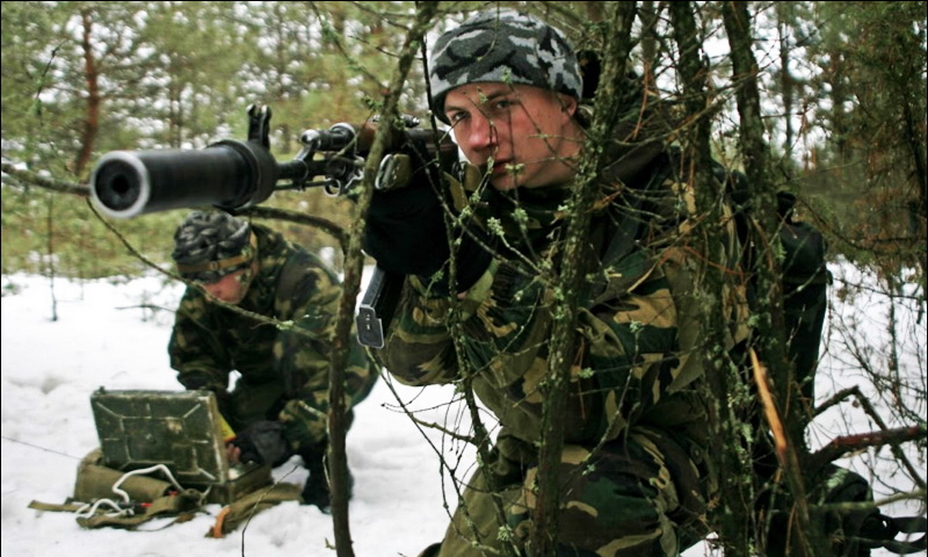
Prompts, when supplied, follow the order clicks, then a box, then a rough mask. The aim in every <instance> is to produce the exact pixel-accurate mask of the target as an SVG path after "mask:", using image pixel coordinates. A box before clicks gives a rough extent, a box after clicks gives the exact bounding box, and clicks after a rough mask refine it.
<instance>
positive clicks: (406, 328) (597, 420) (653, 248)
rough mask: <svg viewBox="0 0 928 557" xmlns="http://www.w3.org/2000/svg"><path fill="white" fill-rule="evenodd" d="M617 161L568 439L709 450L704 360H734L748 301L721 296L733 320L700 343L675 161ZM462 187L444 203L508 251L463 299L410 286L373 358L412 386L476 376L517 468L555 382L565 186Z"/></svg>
mask: <svg viewBox="0 0 928 557" xmlns="http://www.w3.org/2000/svg"><path fill="white" fill-rule="evenodd" d="M614 160H616V163H615V164H613V165H611V166H610V167H609V169H608V170H607V171H606V172H604V173H603V177H602V178H601V179H600V181H599V184H598V185H599V188H600V193H601V195H599V197H598V200H597V202H596V204H595V207H594V210H595V214H593V215H592V223H591V228H590V242H589V244H588V246H587V247H588V249H589V253H588V254H587V257H585V258H584V260H585V261H588V262H590V264H589V266H588V268H585V269H583V272H584V276H586V277H588V278H589V290H588V291H587V292H585V293H584V294H583V296H584V300H585V303H583V304H582V307H581V308H580V310H579V315H578V323H577V336H576V338H575V347H576V350H577V352H576V354H574V355H573V356H572V361H573V362H575V364H574V365H573V367H572V370H571V383H570V385H569V392H570V396H569V402H568V404H569V406H568V409H567V412H566V413H565V416H566V422H565V435H566V437H565V440H566V442H568V443H576V444H587V445H591V444H595V443H597V442H599V441H600V440H603V439H605V440H609V439H614V438H616V437H617V436H619V435H621V434H622V433H623V432H626V431H627V430H628V428H629V427H631V426H635V425H646V426H652V427H662V428H664V429H665V430H667V431H671V432H672V434H673V435H676V434H679V435H681V436H686V437H687V438H688V439H689V440H691V441H695V442H704V441H705V439H706V436H707V434H708V431H707V430H708V428H707V418H706V410H707V408H706V400H705V393H704V391H703V389H702V387H703V370H702V366H701V356H702V354H704V351H702V349H703V348H708V347H714V346H715V345H716V344H721V345H722V348H723V349H728V348H730V347H731V346H733V345H734V344H735V343H736V342H738V341H739V340H741V339H743V338H744V336H745V334H746V328H745V325H746V321H745V319H746V313H745V312H746V305H745V303H744V298H743V294H744V293H743V289H741V288H740V287H737V286H732V287H730V288H729V287H726V288H724V292H720V293H719V294H720V296H721V299H722V301H723V303H724V305H725V308H726V309H725V311H726V312H727V315H726V318H727V319H728V320H729V321H730V327H729V331H728V332H727V333H726V335H725V337H726V338H713V339H706V338H704V335H701V334H700V327H701V325H700V322H701V319H700V316H699V311H700V309H699V304H698V301H697V299H696V291H695V288H694V285H695V281H696V280H697V277H699V276H701V274H702V273H703V271H704V266H705V263H704V260H705V258H703V257H699V256H697V257H694V256H693V254H694V253H703V252H705V246H703V245H701V244H700V241H701V238H702V236H701V235H697V234H693V233H692V227H691V225H690V221H689V220H688V217H689V215H690V214H691V213H692V211H694V210H695V206H694V203H693V197H692V191H691V186H690V184H688V183H687V181H686V180H682V179H679V177H678V173H679V172H680V171H681V166H680V164H679V161H676V162H675V159H674V157H671V156H670V155H669V154H668V152H666V151H664V150H663V148H642V149H640V150H638V151H637V152H636V153H635V154H634V156H626V157H623V158H621V160H620V159H614ZM470 182H472V180H468V179H466V178H465V179H462V180H461V183H463V184H464V187H463V190H464V191H463V193H464V194H465V195H463V196H461V195H458V196H455V195H452V197H453V198H455V199H462V198H463V199H469V200H471V201H470V202H469V205H470V207H469V208H470V210H471V211H473V213H474V214H475V215H476V217H477V219H478V221H479V222H481V223H482V224H483V225H484V226H486V224H487V223H491V224H492V226H488V227H487V229H489V230H491V231H493V230H497V231H499V230H501V231H502V234H503V236H502V241H499V242H497V245H499V246H502V247H499V248H497V249H496V253H495V255H494V259H493V261H492V263H491V264H490V267H489V269H488V270H487V271H486V272H485V273H484V275H483V276H482V278H481V279H480V280H479V281H478V282H477V283H476V285H474V286H473V287H472V288H471V289H470V290H469V291H468V292H467V293H466V296H465V297H464V298H463V299H462V298H461V297H458V298H449V297H442V296H437V295H433V293H432V291H431V290H430V289H429V288H428V285H427V284H426V281H425V280H423V278H422V277H407V278H406V283H405V285H404V287H403V292H402V294H401V298H400V301H399V305H398V307H397V309H396V313H395V314H394V319H393V321H392V322H391V325H390V328H389V329H388V331H387V335H388V336H387V340H386V344H385V347H384V348H383V349H382V350H380V351H378V353H377V354H376V356H377V357H378V359H380V360H381V363H382V364H383V365H384V366H385V367H386V368H387V370H388V371H389V372H390V373H391V374H393V375H394V376H395V377H396V378H397V379H398V380H400V381H401V382H403V383H406V384H410V385H427V384H435V383H448V382H453V381H456V380H459V379H461V378H462V377H465V376H467V377H472V378H473V388H474V391H475V393H476V394H477V395H478V397H479V398H480V399H481V401H482V402H483V403H484V404H485V405H486V406H487V407H488V408H489V409H490V410H491V411H493V412H494V413H495V415H496V416H497V418H498V419H499V421H500V424H501V425H502V426H503V428H504V430H503V431H504V432H505V433H506V438H507V439H510V438H511V437H515V438H517V439H519V440H521V441H523V443H516V445H517V446H515V447H513V446H512V444H511V443H508V442H507V443H506V445H507V447H509V449H507V447H499V448H500V449H501V450H502V451H504V452H506V451H507V450H508V451H510V452H512V453H515V454H509V455H507V457H508V458H511V459H513V460H522V461H525V460H526V459H532V458H533V452H534V450H535V449H534V448H533V446H536V445H535V443H537V442H538V441H539V440H540V431H541V414H542V404H543V402H544V398H543V394H542V390H541V389H539V385H540V383H541V381H543V380H544V379H545V377H546V375H547V374H548V372H549V366H548V358H549V346H548V343H549V340H550V339H549V336H550V334H551V328H552V322H553V316H552V314H551V308H552V307H553V306H554V304H555V301H556V300H557V297H558V296H557V292H556V289H555V288H553V287H552V282H551V280H550V277H551V276H552V272H553V271H556V270H557V266H558V265H559V264H560V263H559V262H558V261H559V257H558V255H559V254H558V252H559V251H560V250H562V246H563V242H564V238H563V234H564V232H565V228H566V227H564V226H563V223H564V218H563V217H564V216H565V215H564V212H563V211H564V209H563V207H564V202H565V201H566V200H567V198H568V196H569V194H570V185H569V184H568V185H564V186H563V187H554V188H543V189H542V188H539V189H536V190H528V191H526V190H524V189H521V188H520V189H517V190H515V191H513V192H499V191H496V190H495V189H493V188H485V189H484V191H482V192H480V193H478V194H476V195H475V194H474V192H473V191H472V190H473V189H474V188H473V186H468V184H469V183H470ZM452 187H454V183H452ZM474 199H478V201H476V202H473V201H472V200H474ZM726 230H727V232H728V234H727V235H726V238H727V240H726V244H727V245H726V246H724V252H725V253H729V254H737V253H739V250H738V246H737V239H736V238H737V237H736V235H735V231H734V228H733V227H732V226H728V227H726ZM496 233H497V234H499V232H496ZM696 236H698V237H696ZM732 257H734V255H733V256H732ZM579 263H580V262H576V263H574V262H572V263H571V264H579ZM458 264H461V265H466V262H464V261H460V262H458ZM453 323H454V324H456V325H455V328H454V329H452V324H453ZM703 343H705V344H703ZM502 435H503V433H502V432H501V433H500V436H501V437H502ZM519 445H520V446H519Z"/></svg>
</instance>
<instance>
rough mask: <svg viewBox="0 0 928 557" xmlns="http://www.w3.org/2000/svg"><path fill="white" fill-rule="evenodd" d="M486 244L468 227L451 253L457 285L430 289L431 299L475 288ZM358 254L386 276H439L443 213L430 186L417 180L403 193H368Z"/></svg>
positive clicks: (444, 249)
mask: <svg viewBox="0 0 928 557" xmlns="http://www.w3.org/2000/svg"><path fill="white" fill-rule="evenodd" d="M457 232H458V233H460V231H457ZM488 240H489V238H488V236H487V234H486V233H485V232H484V231H483V230H482V229H480V228H479V227H478V226H471V227H469V229H468V231H467V232H465V233H464V235H463V238H462V240H461V243H460V246H459V247H458V249H457V252H456V253H455V269H456V271H457V281H456V283H455V284H454V285H451V284H449V283H448V282H447V280H446V281H444V282H442V283H439V284H435V285H434V287H435V289H436V291H437V293H441V294H449V293H452V292H453V293H457V292H463V291H464V290H467V289H468V288H470V287H471V286H473V284H474V283H475V282H477V279H479V278H480V275H482V274H483V272H484V271H485V270H486V268H487V266H489V264H490V259H491V253H490V252H489V251H487V250H486V249H485V248H484V247H483V245H487V244H488V243H489V242H488ZM481 244H483V245H481ZM364 250H365V251H366V252H367V253H368V255H370V256H371V257H373V258H374V259H376V260H377V263H378V264H379V265H380V267H381V268H383V269H384V270H385V271H387V272H390V273H395V274H400V275H418V276H420V277H423V278H426V279H427V278H428V277H430V276H432V275H433V274H435V273H436V272H437V271H439V270H441V268H442V266H444V265H446V263H447V262H448V259H449V258H450V256H451V252H450V249H449V246H448V233H447V229H446V226H445V217H444V208H443V207H442V204H441V202H440V200H439V198H438V195H437V194H436V192H435V189H434V188H433V186H432V185H431V184H430V183H429V182H428V181H426V180H424V179H423V180H418V181H413V182H412V183H411V184H410V185H408V186H406V187H402V188H397V189H393V190H387V191H376V192H374V195H373V198H372V199H371V205H370V209H369V210H368V214H367V227H366V228H365V230H364ZM446 271H447V269H446ZM446 277H447V273H446ZM426 282H428V281H426Z"/></svg>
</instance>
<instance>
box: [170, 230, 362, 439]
mask: <svg viewBox="0 0 928 557" xmlns="http://www.w3.org/2000/svg"><path fill="white" fill-rule="evenodd" d="M251 229H252V230H253V231H254V234H255V237H256V239H257V257H258V264H259V270H258V272H257V273H256V274H255V276H254V278H253V279H252V282H251V284H250V287H249V289H248V292H247V294H246V295H245V298H244V299H243V300H242V301H241V303H239V304H238V306H237V307H238V308H239V309H242V310H245V311H248V312H252V313H256V314H260V315H262V316H265V317H269V318H273V319H276V320H278V321H281V322H289V321H292V323H293V324H292V326H291V327H288V328H278V327H276V326H275V325H274V324H271V323H260V322H257V321H256V320H255V319H253V318H251V317H248V316H245V315H242V314H240V313H237V312H235V311H234V310H232V309H227V308H225V307H222V306H221V305H219V304H217V303H214V302H210V301H209V300H208V299H207V296H206V295H205V294H204V293H203V292H202V291H201V290H200V289H199V288H192V287H191V288H188V289H187V291H186V292H185V294H184V297H183V299H182V300H181V303H180V306H179V307H178V309H177V314H176V318H175V324H174V330H173V332H172V335H171V339H170V343H169V346H168V352H169V354H170V358H171V367H173V368H174V369H176V370H177V371H178V374H177V378H178V380H179V381H180V383H181V384H182V385H184V386H185V387H186V388H188V389H207V390H211V391H213V392H215V393H217V397H218V398H219V402H220V409H221V411H222V413H223V415H224V416H225V417H226V419H227V420H228V421H229V423H230V425H231V426H232V428H233V429H234V430H236V431H240V430H241V429H243V428H244V427H245V426H246V425H248V424H250V423H253V422H255V421H258V420H278V421H280V422H282V423H283V424H284V430H283V434H284V437H285V438H286V440H287V442H288V443H289V445H290V448H291V449H292V450H293V451H294V452H295V453H297V454H303V453H304V452H306V450H312V449H314V448H318V447H319V444H320V443H324V442H325V440H326V438H327V413H328V408H329V402H328V385H329V353H330V351H331V340H330V339H331V336H332V334H333V332H334V326H335V322H334V321H335V315H336V313H337V311H338V303H339V297H340V295H341V287H340V284H339V281H338V278H337V277H336V276H335V275H334V273H332V271H331V270H329V269H328V268H327V267H326V266H325V265H324V264H323V263H322V261H320V260H319V259H318V258H317V257H316V256H315V255H313V254H311V253H309V252H307V251H306V250H304V249H303V248H301V247H299V246H297V245H295V244H293V243H291V242H288V241H287V240H285V239H284V238H283V236H281V235H280V234H279V233H277V232H274V231H272V230H270V229H269V228H267V227H264V226H260V225H256V224H252V225H251ZM352 338H354V337H352ZM232 371H238V372H239V373H240V374H241V377H239V378H238V381H237V382H236V384H235V387H234V389H233V390H232V392H231V393H228V387H229V379H230V374H231V372H232ZM376 379H377V371H376V369H375V368H374V367H373V365H372V364H371V362H370V360H369V359H368V357H367V355H366V354H365V352H364V351H363V349H362V348H361V346H360V345H358V344H357V343H356V342H355V343H354V344H352V346H351V352H350V356H349V364H348V367H347V369H345V392H346V396H345V403H346V407H347V408H349V409H350V408H351V407H352V406H353V405H355V404H357V403H358V402H361V401H362V400H364V398H365V397H367V395H368V393H369V392H370V390H371V388H372V386H373V384H374V382H375V381H376Z"/></svg>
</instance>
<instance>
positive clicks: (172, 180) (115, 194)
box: [90, 140, 285, 219]
mask: <svg viewBox="0 0 928 557" xmlns="http://www.w3.org/2000/svg"><path fill="white" fill-rule="evenodd" d="M284 177H285V176H281V170H280V167H279V166H278V164H277V162H276V161H275V160H274V157H273V156H272V155H271V153H270V152H269V151H268V150H267V149H266V148H264V147H263V146H262V145H260V144H258V143H255V142H251V141H249V142H242V141H235V140H224V141H220V142H218V143H214V144H213V145H210V146H209V147H206V148H204V149H198V150H185V149H164V150H148V151H112V152H110V153H107V154H106V155H104V156H103V157H102V158H101V159H100V161H99V162H98V163H97V165H96V167H95V168H94V170H93V173H92V174H91V177H90V190H91V197H92V199H93V201H94V202H95V203H96V205H97V206H98V207H99V208H100V209H101V211H102V212H103V213H105V214H106V215H108V216H110V217H114V218H121V219H128V218H132V217H135V216H137V215H141V214H145V213H153V212H158V211H167V210H170V209H180V208H190V207H199V206H205V205H213V206H216V207H220V208H223V209H226V210H233V209H243V208H246V207H251V206H253V205H256V204H258V203H261V202H262V201H264V200H265V199H267V198H268V197H270V195H271V194H272V193H273V191H274V186H275V184H276V183H277V180H278V179H280V178H284Z"/></svg>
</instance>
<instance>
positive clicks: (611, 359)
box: [365, 10, 746, 557]
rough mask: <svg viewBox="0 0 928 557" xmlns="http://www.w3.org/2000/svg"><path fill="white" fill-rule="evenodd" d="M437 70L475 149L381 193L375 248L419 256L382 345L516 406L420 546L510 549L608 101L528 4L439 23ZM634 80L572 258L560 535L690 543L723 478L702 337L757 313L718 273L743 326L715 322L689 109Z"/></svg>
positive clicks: (528, 495)
mask: <svg viewBox="0 0 928 557" xmlns="http://www.w3.org/2000/svg"><path fill="white" fill-rule="evenodd" d="M429 81H430V86H431V99H430V101H431V105H432V109H433V111H434V112H435V114H436V116H437V117H438V118H439V119H441V120H442V121H444V122H445V123H447V124H449V125H450V126H451V130H452V133H453V135H454V138H455V141H456V143H457V144H458V146H459V147H460V149H461V151H462V153H463V154H464V155H465V156H466V158H467V160H468V161H469V163H470V164H469V165H464V169H463V170H462V171H461V172H459V173H452V172H445V173H444V174H443V176H444V180H443V181H442V182H441V183H440V184H433V183H431V182H430V180H429V179H428V176H429V173H425V172H423V173H421V175H413V179H412V182H411V183H410V185H409V186H408V187H406V188H402V189H396V190H391V191H378V192H376V193H375V194H374V198H373V200H372V203H371V208H370V211H369V214H368V226H367V229H366V231H365V249H366V250H367V252H368V253H369V254H370V255H371V256H372V257H373V258H375V259H376V260H377V262H378V264H379V265H380V266H381V267H382V268H383V269H384V270H386V271H388V272H391V273H397V274H402V275H405V279H404V283H403V291H402V294H401V296H400V299H399V303H398V306H397V307H396V310H395V312H394V316H393V319H392V321H391V323H390V325H389V327H388V328H387V330H386V342H385V346H384V347H383V348H382V349H380V350H378V351H377V352H376V354H375V357H376V358H377V359H378V360H379V361H381V363H382V364H383V365H384V366H385V367H386V369H387V370H388V371H389V372H390V373H391V374H393V375H394V376H395V377H396V378H398V379H399V380H400V381H402V382H404V383H406V384H410V385H430V384H439V383H450V382H455V381H458V380H461V379H463V378H467V379H468V380H470V381H471V384H472V386H473V390H474V392H475V393H476V394H477V396H478V397H479V398H480V400H481V401H482V402H483V404H484V405H486V407H487V408H489V409H490V410H491V411H492V412H493V413H494V414H495V415H496V417H497V418H498V420H499V426H500V427H499V430H498V431H497V432H496V439H495V445H494V447H493V450H492V458H491V459H490V461H489V462H482V463H481V465H482V468H484V470H477V471H476V473H475V474H474V476H473V477H472V478H471V479H470V480H469V482H468V483H467V486H466V489H465V491H464V493H463V496H462V499H461V501H460V502H459V506H458V508H457V509H456V512H455V514H454V516H453V518H452V521H451V524H450V525H449V527H448V529H447V532H446V534H445V537H444V539H443V541H442V542H441V543H440V544H435V545H433V546H431V547H430V548H428V549H427V550H426V551H424V552H423V555H429V556H431V555H441V556H447V557H451V556H453V557H461V556H472V555H499V554H501V553H499V551H500V549H501V547H502V546H503V544H507V543H510V544H512V546H514V548H515V550H516V552H517V554H519V555H524V554H526V547H527V545H526V544H527V543H528V538H529V536H528V534H529V532H530V525H531V520H532V514H533V512H534V503H535V488H536V483H535V482H536V479H537V476H538V455H539V442H540V440H541V430H542V408H543V403H544V400H545V399H544V397H545V394H544V390H543V389H541V388H540V386H541V385H542V382H543V381H544V380H545V379H546V377H548V375H549V365H548V360H549V357H550V353H549V340H550V336H551V332H552V326H553V322H554V320H555V318H556V316H555V315H553V314H552V312H551V307H552V305H553V303H554V301H555V300H556V299H557V296H558V293H557V291H556V289H555V287H554V285H553V284H552V282H551V280H550V279H551V277H553V276H556V273H557V271H558V270H559V269H560V268H561V266H562V265H564V264H565V263H564V262H563V261H561V259H560V257H561V254H562V253H563V250H564V246H565V241H566V240H567V238H566V237H565V232H566V230H565V226H564V222H565V218H564V217H565V209H564V207H565V206H566V203H567V202H568V200H569V199H570V197H571V195H572V193H573V189H574V187H575V186H576V184H577V180H576V178H577V161H578V158H579V156H580V154H581V153H582V150H583V149H585V148H586V146H587V143H586V136H587V129H588V125H589V122H590V121H591V120H590V116H591V112H590V111H591V107H590V106H587V105H584V104H583V103H582V102H581V101H583V100H584V99H583V98H582V96H583V83H582V76H581V71H580V67H579V64H578V61H577V56H576V54H575V52H574V50H573V48H572V47H571V45H570V44H569V43H568V42H567V40H566V39H565V37H564V35H563V34H562V32H561V31H559V30H558V29H555V28H554V27H551V26H550V25H548V24H545V23H543V22H541V21H539V20H537V19H535V18H533V17H531V16H529V15H526V14H523V13H518V12H512V11H496V10H494V11H492V12H489V13H487V14H484V15H478V16H476V17H475V18H473V19H471V20H469V21H468V22H466V23H465V24H463V25H462V26H460V27H458V28H456V29H453V30H451V31H449V32H446V33H445V34H444V35H442V36H441V37H440V38H439V39H438V40H437V41H436V43H435V44H434V47H433V49H432V52H431V55H430V65H429ZM627 98H628V99H629V104H628V106H623V107H620V108H621V109H623V110H626V111H627V113H628V114H630V115H631V116H630V119H626V120H624V121H623V122H622V123H621V124H620V125H619V126H618V127H617V128H616V129H615V130H614V138H615V141H614V142H611V143H609V144H607V145H602V146H601V147H602V148H603V149H604V150H605V151H604V152H605V157H606V158H605V161H607V164H606V165H604V167H603V170H602V171H601V172H600V173H599V174H598V179H597V181H596V182H595V186H593V187H596V188H597V191H596V196H597V197H596V199H597V202H596V203H594V205H593V213H592V215H591V223H590V227H589V232H588V234H587V235H586V236H585V238H584V243H585V250H586V254H585V257H584V258H583V259H582V260H581V261H571V262H570V264H571V265H582V267H581V271H582V272H583V273H584V275H583V276H587V277H590V281H589V285H588V291H587V292H584V293H583V296H584V297H583V302H582V304H581V307H580V309H579V313H578V315H577V328H576V338H575V339H574V342H573V346H574V350H575V353H573V354H571V355H569V357H568V360H569V361H572V362H575V365H573V367H572V370H571V376H570V384H569V385H567V390H568V393H569V396H568V402H567V409H566V411H565V412H564V415H563V416H564V420H565V421H564V434H565V445H564V449H563V453H562V459H561V460H562V463H561V468H560V482H561V485H562V490H561V492H560V507H559V509H558V512H559V515H558V531H557V534H556V536H557V537H556V544H557V549H558V555H609V556H628V557H639V556H642V555H648V556H652V557H654V556H659V555H677V554H678V553H679V552H680V551H682V550H683V549H685V548H686V547H687V546H689V545H691V544H693V543H695V542H696V541H697V540H698V539H700V538H701V537H702V536H704V535H705V533H706V532H707V524H706V511H707V504H708V501H709V498H710V496H711V495H712V493H713V490H714V486H715V478H714V476H713V474H712V467H711V466H710V463H709V462H707V460H706V459H705V458H704V451H703V449H704V448H705V447H706V446H707V445H708V434H709V422H708V418H707V415H708V401H707V400H706V397H705V377H704V373H703V370H702V368H701V358H702V355H703V353H704V352H703V348H704V346H702V345H701V344H700V343H707V344H708V345H709V346H717V345H721V349H722V350H725V349H728V348H731V347H733V346H734V345H735V344H736V343H737V342H739V341H740V340H742V339H743V338H744V336H745V333H746V328H745V319H744V318H745V305H744V298H743V291H742V290H741V289H739V288H738V287H737V286H735V285H733V286H732V287H730V288H729V287H726V288H725V289H723V291H720V292H718V295H719V296H720V298H721V299H722V300H723V301H724V303H725V304H726V307H727V311H728V313H727V315H729V316H731V325H730V331H728V333H727V334H726V335H725V338H714V339H705V338H703V337H704V335H701V334H700V319H699V316H698V312H699V311H700V309H699V305H698V300H697V299H696V298H695V284H696V277H698V276H699V274H700V273H701V272H702V271H703V270H704V269H705V267H704V265H705V263H704V259H703V258H701V257H698V256H696V257H694V256H693V255H692V254H693V253H697V252H698V249H699V245H700V244H699V243H698V241H699V240H698V239H697V238H694V237H692V236H694V235H692V234H689V235H688V234H687V232H688V231H689V230H691V228H692V226H691V225H692V223H691V221H689V220H688V218H689V217H691V216H692V211H693V209H694V207H693V205H692V203H691V200H692V197H691V196H692V189H691V183H690V182H689V181H688V180H687V175H686V173H688V171H687V168H688V167H687V164H686V161H685V160H684V159H683V157H682V155H680V154H679V153H678V152H677V151H674V150H671V149H670V148H669V147H668V146H667V145H666V144H665V140H664V138H665V137H668V136H669V134H667V133H666V132H668V131H670V130H671V129H672V122H669V121H667V120H663V119H662V118H661V117H660V112H654V113H651V111H644V112H642V111H641V100H642V99H643V98H644V96H643V94H642V93H641V89H640V86H639V88H638V89H636V90H632V92H631V93H630V94H629V95H627ZM436 185H437V186H438V187H434V186H436ZM436 193H437V195H436ZM446 217H448V220H446ZM727 232H728V233H729V234H731V235H732V236H731V238H732V241H735V240H734V230H732V229H730V228H729V229H727ZM732 245H733V246H734V245H735V244H732ZM452 249H453V253H452ZM736 252H737V250H736V249H735V250H732V253H736ZM487 471H488V472H489V474H488V473H487ZM496 501H499V502H501V503H502V511H503V512H502V516H500V513H498V512H497V508H496V506H495V504H496Z"/></svg>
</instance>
